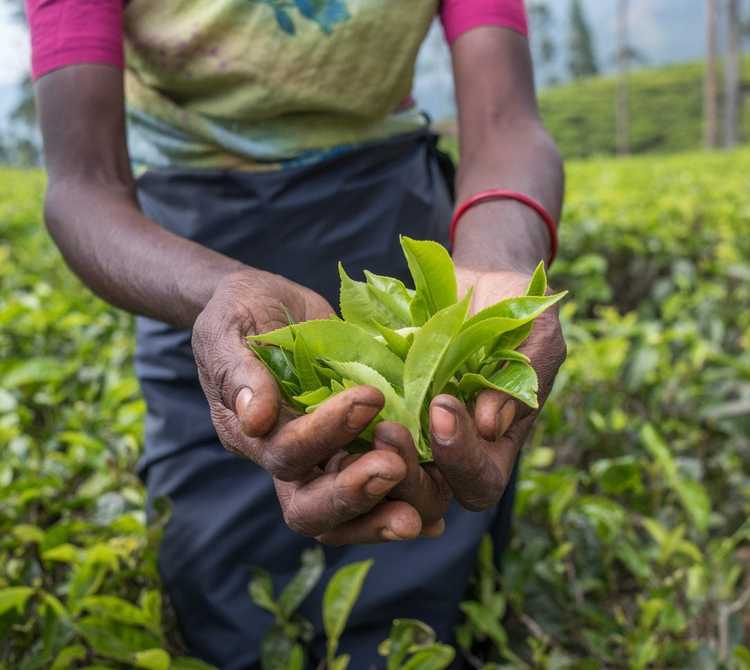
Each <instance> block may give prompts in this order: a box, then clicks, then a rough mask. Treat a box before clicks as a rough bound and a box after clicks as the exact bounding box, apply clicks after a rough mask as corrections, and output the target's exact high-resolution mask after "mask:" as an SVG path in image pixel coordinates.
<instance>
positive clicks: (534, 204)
mask: <svg viewBox="0 0 750 670" xmlns="http://www.w3.org/2000/svg"><path fill="white" fill-rule="evenodd" d="M488 200H515V201H516V202H520V203H521V204H524V205H526V206H527V207H530V208H531V209H533V210H534V211H535V212H536V213H537V214H539V216H540V217H541V218H542V221H544V224H545V225H546V226H547V230H548V231H549V238H550V253H549V260H548V261H547V266H550V265H552V261H554V260H555V256H556V255H557V225H556V224H555V220H554V219H553V218H552V216H550V213H549V212H548V211H547V210H546V209H545V208H544V206H543V205H542V204H541V203H540V202H538V201H536V200H534V198H532V197H530V196H528V195H525V194H523V193H518V192H517V191H505V190H503V189H499V188H493V189H489V190H487V191H480V192H479V193H476V194H475V195H472V196H471V197H470V198H467V199H466V200H464V201H463V202H462V203H461V204H460V205H459V206H458V207H457V208H456V211H455V212H454V213H453V218H452V219H451V225H450V228H449V229H448V239H449V240H450V244H451V247H453V241H454V238H455V236H456V227H457V226H458V222H459V221H460V219H461V217H462V216H463V215H464V214H466V212H468V211H469V210H470V209H471V208H472V207H474V205H478V204H479V203H482V202H487V201H488Z"/></svg>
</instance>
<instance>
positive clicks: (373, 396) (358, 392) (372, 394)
mask: <svg viewBox="0 0 750 670" xmlns="http://www.w3.org/2000/svg"><path fill="white" fill-rule="evenodd" d="M344 395H345V397H346V398H347V399H348V400H349V402H351V403H352V404H361V405H372V406H373V407H379V408H380V409H383V407H384V406H385V396H384V395H383V394H382V393H381V392H380V391H379V390H378V389H376V388H375V387H374V386H369V385H367V384H362V385H361V386H353V387H352V388H350V389H347V390H346V391H344ZM334 397H335V396H334Z"/></svg>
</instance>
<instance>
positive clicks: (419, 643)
mask: <svg viewBox="0 0 750 670" xmlns="http://www.w3.org/2000/svg"><path fill="white" fill-rule="evenodd" d="M434 642H435V631H434V630H432V628H430V627H429V626H428V625H427V624H425V623H422V622H421V621H418V620H416V619H394V620H393V623H392V625H391V630H390V632H389V634H388V639H387V640H385V641H384V643H383V644H381V645H380V647H379V648H378V651H379V652H380V653H381V654H382V655H384V656H387V657H388V665H387V669H386V670H401V667H402V664H403V662H404V661H405V660H406V657H407V656H408V655H409V653H410V651H412V650H414V649H415V648H416V649H419V648H422V647H428V646H430V645H432V644H434Z"/></svg>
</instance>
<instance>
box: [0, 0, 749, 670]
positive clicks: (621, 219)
mask: <svg viewBox="0 0 750 670" xmlns="http://www.w3.org/2000/svg"><path fill="white" fill-rule="evenodd" d="M401 1H405V0H401ZM21 5H22V3H21V2H20V1H18V0H0V163H5V164H7V165H8V167H0V670H6V669H7V670H17V669H21V670H35V669H37V668H50V667H51V668H53V669H54V670H63V669H64V668H89V670H93V669H94V668H97V669H99V670H101V668H110V669H121V668H132V667H138V668H151V669H153V670H205V668H206V666H205V665H203V664H200V663H198V661H195V660H194V659H187V658H184V653H185V652H184V649H183V648H182V647H181V644H180V641H179V636H178V635H177V633H176V629H175V626H174V621H173V618H172V617H171V614H170V610H169V607H168V603H167V602H166V600H165V599H163V597H162V590H161V586H160V583H159V580H158V576H157V572H156V547H157V546H158V541H159V535H160V532H161V528H162V526H163V520H162V521H160V522H159V523H156V524H154V525H152V526H151V527H147V526H146V523H145V518H144V513H143V509H144V497H145V494H144V491H143V487H142V485H141V482H140V481H139V480H138V479H137V477H136V476H135V475H134V463H135V462H136V460H137V458H138V455H139V453H140V449H141V444H142V426H143V418H144V414H145V407H144V404H143V401H142V399H141V397H140V394H139V390H138V384H137V382H136V380H135V378H134V376H133V372H132V351H133V323H132V318H131V317H130V316H129V315H127V314H125V313H123V312H118V311H117V310H114V309H112V308H111V307H109V306H108V305H106V304H104V303H103V302H101V301H100V300H98V299H97V298H95V297H94V296H93V295H92V294H91V293H90V292H89V291H87V290H86V289H85V288H84V287H83V286H82V285H81V284H80V283H79V282H78V281H77V280H76V279H75V277H73V276H72V275H71V273H70V272H69V271H68V270H67V268H66V267H65V266H64V264H63V263H62V261H61V259H60V255H59V252H58V251H57V249H56V248H55V247H54V246H53V245H52V243H51V242H50V240H49V238H48V236H47V234H46V232H45V230H44V224H43V222H42V208H43V198H44V174H43V172H42V171H41V170H40V169H38V168H37V167H35V166H37V165H38V162H39V144H38V135H37V133H36V131H35V130H34V126H33V115H34V114H33V104H32V99H31V93H30V86H29V80H28V73H27V61H28V43H27V36H26V31H25V28H24V24H23V16H22V11H21ZM527 10H528V13H529V16H530V20H531V45H532V50H533V54H534V60H535V67H536V78H537V83H538V85H539V98H540V104H541V108H542V113H543V116H544V120H545V123H546V124H547V127H548V128H549V130H550V131H551V132H552V134H553V135H554V137H555V139H556V140H557V142H558V145H559V147H560V149H561V151H562V153H563V155H564V157H565V158H566V159H567V161H566V171H567V194H566V202H565V212H564V218H563V221H562V223H561V227H560V234H561V239H560V255H559V257H558V260H557V261H556V262H555V265H554V267H553V268H552V269H551V281H552V283H553V285H554V286H555V287H559V288H565V289H568V290H569V291H570V293H569V296H568V297H567V298H566V300H565V302H564V303H563V305H562V308H561V320H562V322H563V328H564V330H565V336H566V340H567V343H568V359H567V361H566V363H565V365H563V367H562V369H561V372H560V374H559V376H558V379H557V382H556V385H555V389H554V391H553V394H552V396H551V397H550V399H549V400H548V402H547V404H546V406H545V408H544V411H543V413H542V415H541V417H540V420H539V421H538V422H537V424H536V427H535V430H534V433H533V435H532V437H531V439H530V441H529V444H528V445H527V447H526V448H525V450H524V452H523V458H522V462H521V476H520V480H519V485H518V492H517V498H516V517H515V521H514V533H513V539H512V542H511V544H510V546H509V547H508V549H507V550H506V552H505V553H504V555H503V557H502V561H501V562H499V563H498V562H497V561H494V560H493V556H492V547H491V546H489V545H487V544H486V543H485V544H484V545H483V546H482V550H481V552H480V557H479V562H478V565H477V569H476V580H475V586H476V588H474V589H473V590H472V592H471V593H469V594H467V597H466V601H465V602H464V603H463V604H462V606H461V610H462V622H461V624H460V626H459V628H458V629H457V634H456V639H455V641H454V642H453V644H454V646H455V648H456V653H457V655H458V656H459V657H460V658H461V659H463V662H464V665H463V667H466V668H471V669H476V670H499V669H500V670H509V669H514V670H531V669H532V668H533V669H541V670H602V669H605V670H609V669H612V670H621V669H622V670H648V669H665V670H666V669H672V668H674V669H679V670H750V147H747V146H746V143H747V142H748V140H750V112H749V111H748V88H749V87H750V60H749V59H748V56H747V55H745V54H746V52H747V50H748V47H749V46H750V45H749V39H750V38H749V36H750V0H548V1H546V2H540V1H537V0H528V2H527ZM416 97H417V99H418V100H419V102H420V103H421V104H422V105H423V107H424V108H425V109H426V110H427V111H428V112H429V114H430V115H431V117H432V118H433V119H434V120H435V124H436V126H437V127H438V128H439V129H441V130H442V131H443V133H444V139H443V142H444V146H445V147H446V148H447V149H449V150H451V151H453V152H454V153H455V151H456V148H457V147H456V139H455V136H454V133H455V120H454V114H455V108H454V103H453V99H452V91H451V75H450V58H449V55H448V53H447V50H446V47H445V45H444V42H443V39H442V35H441V31H440V28H439V27H437V26H435V27H433V30H432V32H431V33H430V37H429V39H428V40H427V42H426V44H425V45H424V48H423V50H422V53H421V55H420V61H419V68H418V75H417V81H416ZM11 166H12V167H11ZM495 558H496V557H495ZM248 579H249V575H248ZM269 620H270V619H269ZM278 667H282V666H279V665H278V664H276V665H274V664H269V665H268V669H267V670H270V669H271V668H278ZM399 667H404V666H399ZM409 667H412V666H409ZM420 667H430V668H432V667H433V666H420ZM440 667H441V668H442V667H444V666H440ZM354 670H356V669H354Z"/></svg>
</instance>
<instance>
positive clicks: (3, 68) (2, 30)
mask: <svg viewBox="0 0 750 670" xmlns="http://www.w3.org/2000/svg"><path fill="white" fill-rule="evenodd" d="M10 7H11V6H10V3H9V2H8V0H0V86H2V85H5V84H14V83H16V82H17V81H18V80H19V79H21V77H23V75H24V73H25V72H27V70H28V67H29V65H28V61H29V42H28V39H29V38H28V36H27V35H26V31H25V30H23V29H22V28H21V27H20V26H19V25H18V24H17V23H16V22H14V21H12V20H11V18H10Z"/></svg>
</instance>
